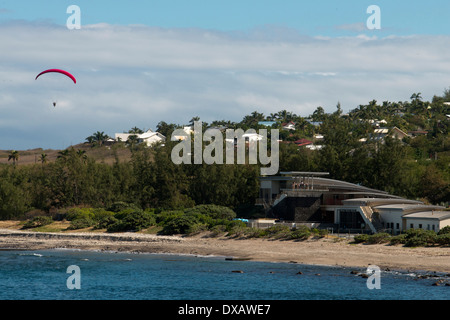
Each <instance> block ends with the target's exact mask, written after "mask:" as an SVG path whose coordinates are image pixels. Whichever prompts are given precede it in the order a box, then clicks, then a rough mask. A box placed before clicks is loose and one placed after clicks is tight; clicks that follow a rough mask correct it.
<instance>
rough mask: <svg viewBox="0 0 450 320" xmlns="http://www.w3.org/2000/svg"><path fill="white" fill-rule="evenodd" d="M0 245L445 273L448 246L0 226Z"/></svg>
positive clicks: (449, 259)
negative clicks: (41, 230)
mask: <svg viewBox="0 0 450 320" xmlns="http://www.w3.org/2000/svg"><path fill="white" fill-rule="evenodd" d="M0 248H1V249H20V250H42V249H56V248H67V249H82V250H107V251H121V252H124V251H127V252H139V253H172V254H191V255H202V256H223V257H228V258H234V259H249V260H256V261H270V262H290V263H299V264H313V265H314V264H319V265H337V266H346V267H355V268H356V267H359V268H366V267H367V266H368V265H376V266H379V267H380V268H383V269H385V268H389V269H391V270H410V271H432V272H433V271H435V272H445V273H450V248H448V247H420V248H406V247H402V246H391V245H383V244H378V245H364V244H351V243H350V241H348V240H345V239H337V238H335V237H328V238H322V239H310V240H307V241H299V242H296V241H280V240H269V239H230V238H227V237H217V238H212V237H208V236H207V235H205V234H203V235H196V236H193V237H182V236H158V235H151V234H140V233H118V234H110V233H94V232H84V233H80V232H73V233H67V232H63V233H59V232H58V233H52V232H32V231H20V230H15V229H11V228H0Z"/></svg>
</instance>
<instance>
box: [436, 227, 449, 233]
mask: <svg viewBox="0 0 450 320" xmlns="http://www.w3.org/2000/svg"><path fill="white" fill-rule="evenodd" d="M442 234H450V226H445V227H443V228H442V229H441V230H439V232H438V235H442Z"/></svg>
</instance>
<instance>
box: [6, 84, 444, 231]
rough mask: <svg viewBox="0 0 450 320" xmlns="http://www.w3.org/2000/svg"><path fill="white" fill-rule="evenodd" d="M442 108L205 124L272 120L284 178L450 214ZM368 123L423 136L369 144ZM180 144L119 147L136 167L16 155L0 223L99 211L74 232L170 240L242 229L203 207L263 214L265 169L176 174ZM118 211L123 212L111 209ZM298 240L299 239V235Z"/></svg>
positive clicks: (79, 157) (407, 106) (420, 104)
mask: <svg viewBox="0 0 450 320" xmlns="http://www.w3.org/2000/svg"><path fill="white" fill-rule="evenodd" d="M446 101H450V91H448V90H446V91H445V92H444V95H443V96H435V97H434V98H433V100H432V101H431V102H425V101H422V98H421V97H420V94H413V95H412V97H411V101H407V102H396V103H395V102H383V103H382V104H378V103H377V101H371V102H369V104H367V105H360V106H359V107H358V108H356V109H354V110H351V111H350V112H349V113H348V114H343V112H342V109H341V106H340V105H339V104H338V105H337V108H336V111H335V112H333V113H329V114H327V113H325V112H324V110H323V108H321V107H318V108H317V109H316V110H315V111H314V113H313V114H311V115H310V116H309V117H308V118H303V117H301V116H298V115H296V114H294V113H292V112H287V111H286V110H282V111H280V112H278V113H275V114H270V115H269V116H265V115H263V114H261V113H258V112H256V111H255V112H253V113H252V114H251V115H247V116H245V117H244V118H243V119H242V121H241V122H239V123H235V122H230V121H214V122H213V123H210V124H206V123H204V127H205V128H206V127H210V126H225V127H227V128H231V129H236V128H242V129H244V130H246V129H248V128H253V129H256V130H258V129H261V128H266V127H264V126H262V125H260V124H258V122H260V121H267V120H271V121H275V124H274V125H273V128H279V129H280V139H282V140H283V142H282V143H281V144H280V168H279V169H280V171H291V170H292V171H326V172H329V173H330V178H334V179H340V180H344V181H348V182H353V183H358V184H362V185H365V186H367V187H372V188H376V189H380V190H384V191H387V192H390V193H392V194H395V195H399V196H403V197H407V198H410V199H421V200H424V201H426V202H429V203H433V204H444V205H445V204H448V202H449V201H450V137H449V127H450V120H449V119H448V117H447V115H449V114H450V108H449V106H448V105H447V104H445V103H444V102H446ZM195 120H199V118H198V117H194V118H193V119H192V120H191V123H192V122H193V121H195ZM371 120H385V121H386V123H385V124H384V126H385V127H394V126H396V127H398V128H400V129H401V130H403V131H405V132H409V131H420V132H421V134H420V135H417V136H416V137H411V136H407V137H405V138H403V139H402V140H398V139H395V138H390V137H386V138H385V139H383V140H382V141H380V140H375V139H371V137H372V136H373V132H374V126H373V124H372V123H371ZM289 121H292V122H294V123H295V130H281V125H282V124H283V123H286V122H289ZM317 122H319V123H320V125H317ZM178 127H181V126H179V125H176V124H168V123H165V122H160V123H159V124H158V126H157V130H158V131H159V132H161V133H162V134H164V135H165V136H166V137H168V138H169V139H168V140H170V136H171V132H172V131H173V130H174V129H176V128H178ZM136 129H138V128H134V130H135V131H136ZM316 134H321V135H323V140H316V139H315V138H314V136H315V135H316ZM106 138H107V136H106V135H104V134H103V132H100V133H99V132H98V134H94V135H93V136H90V137H88V138H87V141H88V142H87V144H88V145H91V146H92V148H106V147H105V146H104V144H103V143H102V141H103V140H104V139H106ZM302 138H306V139H310V140H311V141H314V142H315V144H321V145H323V146H324V147H323V148H322V149H320V150H310V149H306V148H304V147H298V146H297V145H296V144H295V143H294V142H295V141H297V140H299V139H302ZM362 138H365V140H366V141H365V142H362V141H361V140H360V139H362ZM176 144H177V143H175V142H170V141H167V142H166V144H165V145H159V146H156V147H153V148H146V147H143V146H142V145H136V143H127V142H118V143H116V145H114V146H113V148H112V149H113V150H119V149H120V148H129V149H130V150H131V159H130V160H129V161H119V159H118V158H117V159H116V161H115V162H114V163H113V164H106V163H102V162H98V161H95V159H94V158H92V157H88V156H87V155H86V153H85V152H84V151H81V150H75V149H74V148H69V149H67V150H63V151H61V152H60V154H59V157H58V159H57V160H56V161H52V162H50V161H46V158H45V155H42V156H41V159H40V160H41V161H40V163H36V164H32V165H20V152H17V151H14V152H11V155H10V160H12V161H10V163H9V164H8V165H2V166H0V219H17V218H24V217H25V218H30V217H36V216H45V215H55V214H57V213H59V212H63V211H64V212H66V211H67V210H68V208H79V209H78V210H82V208H83V207H84V208H98V209H86V210H87V211H88V212H86V213H85V214H84V215H85V216H83V218H77V219H72V220H73V221H76V222H74V223H73V228H80V227H82V226H96V227H98V228H106V229H108V230H139V229H140V228H145V227H146V226H149V225H154V224H156V225H157V224H159V225H164V230H163V231H162V232H164V233H174V232H175V233H176V232H181V233H183V232H187V231H188V230H190V231H192V230H191V229H192V228H194V229H198V230H201V229H202V228H204V229H205V228H206V229H208V230H211V229H213V228H214V227H216V226H219V225H221V226H224V227H220V228H225V229H227V230H230V228H231V227H233V225H232V224H238V223H239V222H232V221H233V220H232V218H231V215H232V214H231V213H230V214H228V215H226V217H222V218H218V217H214V216H211V215H213V213H211V212H215V211H214V210H215V209H214V210H212V209H211V208H210V209H211V210H212V211H211V210H209V209H208V210H206V211H202V210H201V209H200V208H201V207H200V206H201V205H216V206H220V207H226V208H230V210H232V212H233V213H236V214H237V216H238V217H248V216H249V215H251V214H254V213H257V212H258V211H257V210H258V208H256V207H255V206H254V203H255V199H256V198H257V197H258V193H259V181H258V177H259V174H260V170H259V169H260V167H259V165H206V164H203V165H184V164H182V165H175V164H174V163H173V162H172V161H171V158H170V155H171V150H172V149H173V147H174V145H176ZM120 203H122V204H124V205H125V206H126V208H115V206H117V205H118V204H120ZM195 208H196V209H195ZM194 209H195V210H194ZM124 210H125V211H124ZM127 210H128V211H127ZM189 210H193V211H189ZM189 212H190V213H189ZM69 219H70V215H69ZM77 220H78V221H77ZM219 220H220V221H219ZM136 221H139V223H137V222H136ZM143 221H144V222H143ZM141 222H143V223H141ZM44 223H46V221H45V220H43V219H41V220H39V221H34V222H33V224H31V222H30V227H32V226H33V225H41V224H44ZM193 226H194V227H193ZM220 228H219V229H220ZM216 229H218V228H216ZM297 233H298V235H297V236H298V237H301V235H299V233H301V232H300V231H298V232H297ZM293 236H294V237H295V235H293Z"/></svg>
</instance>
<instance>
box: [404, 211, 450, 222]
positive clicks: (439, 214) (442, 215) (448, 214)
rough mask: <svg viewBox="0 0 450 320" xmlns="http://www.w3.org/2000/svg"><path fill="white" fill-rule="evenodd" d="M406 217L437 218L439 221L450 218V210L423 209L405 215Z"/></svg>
mask: <svg viewBox="0 0 450 320" xmlns="http://www.w3.org/2000/svg"><path fill="white" fill-rule="evenodd" d="M403 218H406V219H410V218H412V219H414V218H415V219H437V220H439V221H442V220H447V219H450V211H421V212H415V213H410V214H405V215H403Z"/></svg>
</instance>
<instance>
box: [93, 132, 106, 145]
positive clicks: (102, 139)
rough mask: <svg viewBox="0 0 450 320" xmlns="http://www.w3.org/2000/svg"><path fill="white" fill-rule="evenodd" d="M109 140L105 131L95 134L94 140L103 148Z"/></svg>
mask: <svg viewBox="0 0 450 320" xmlns="http://www.w3.org/2000/svg"><path fill="white" fill-rule="evenodd" d="M108 138H109V136H108V135H106V134H105V133H104V132H103V131H102V132H100V131H97V132H96V133H94V139H95V141H97V142H98V144H99V145H100V146H101V145H102V144H103V142H105V141H106V140H107V139H108Z"/></svg>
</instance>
